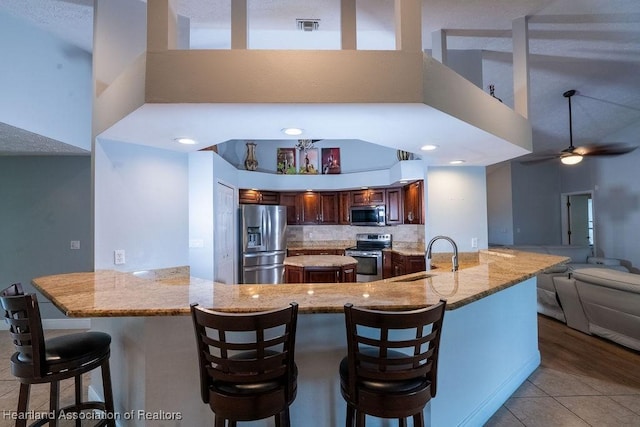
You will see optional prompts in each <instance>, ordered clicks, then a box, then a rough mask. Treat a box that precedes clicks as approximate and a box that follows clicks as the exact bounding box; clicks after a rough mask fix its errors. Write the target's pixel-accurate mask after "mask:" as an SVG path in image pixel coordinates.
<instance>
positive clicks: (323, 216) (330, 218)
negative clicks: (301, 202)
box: [320, 192, 340, 224]
mask: <svg viewBox="0 0 640 427" xmlns="http://www.w3.org/2000/svg"><path fill="white" fill-rule="evenodd" d="M339 217H340V215H339V210H338V193H336V192H334V193H320V224H338V222H339Z"/></svg>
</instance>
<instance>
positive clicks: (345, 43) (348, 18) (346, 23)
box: [340, 0, 358, 50]
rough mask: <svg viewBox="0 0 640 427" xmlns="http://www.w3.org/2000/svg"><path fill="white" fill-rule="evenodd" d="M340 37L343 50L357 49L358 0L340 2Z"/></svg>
mask: <svg viewBox="0 0 640 427" xmlns="http://www.w3.org/2000/svg"><path fill="white" fill-rule="evenodd" d="M340 39H341V42H342V50H347V49H351V50H355V49H357V48H358V47H357V45H358V41H357V33H356V0H342V1H341V2H340Z"/></svg>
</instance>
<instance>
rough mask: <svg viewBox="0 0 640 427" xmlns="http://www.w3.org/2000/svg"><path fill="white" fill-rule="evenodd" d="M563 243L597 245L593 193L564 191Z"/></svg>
mask: <svg viewBox="0 0 640 427" xmlns="http://www.w3.org/2000/svg"><path fill="white" fill-rule="evenodd" d="M561 198H562V201H561V206H562V244H563V245H580V246H582V245H591V246H594V247H595V236H594V211H593V193H592V192H591V191H586V192H580V193H563V194H562V195H561Z"/></svg>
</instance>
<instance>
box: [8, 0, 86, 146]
mask: <svg viewBox="0 0 640 427" xmlns="http://www.w3.org/2000/svg"><path fill="white" fill-rule="evenodd" d="M0 52H2V63H3V66H2V67H0V93H1V94H2V96H0V122H4V123H7V124H9V125H11V126H15V127H17V128H20V129H25V130H28V131H30V132H33V133H36V134H39V135H44V136H46V137H49V138H53V139H56V140H58V141H61V142H64V143H66V144H70V145H73V146H75V147H80V148H83V149H85V150H87V151H89V150H90V149H91V54H90V53H89V52H86V51H84V50H82V49H80V48H78V47H75V46H72V45H70V44H67V43H65V42H63V41H61V40H59V39H56V38H54V37H52V36H51V35H50V34H49V33H47V32H45V31H43V30H40V29H38V28H36V27H34V26H33V25H30V24H28V23H26V22H25V21H22V20H19V19H16V18H14V17H12V16H10V15H8V14H6V13H5V12H3V11H2V10H1V9H0ZM25 53H28V54H25Z"/></svg>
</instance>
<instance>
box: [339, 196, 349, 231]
mask: <svg viewBox="0 0 640 427" xmlns="http://www.w3.org/2000/svg"><path fill="white" fill-rule="evenodd" d="M338 203H339V204H338V215H339V219H338V223H340V224H342V225H348V224H350V223H351V217H350V215H351V192H349V191H341V192H339V193H338Z"/></svg>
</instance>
